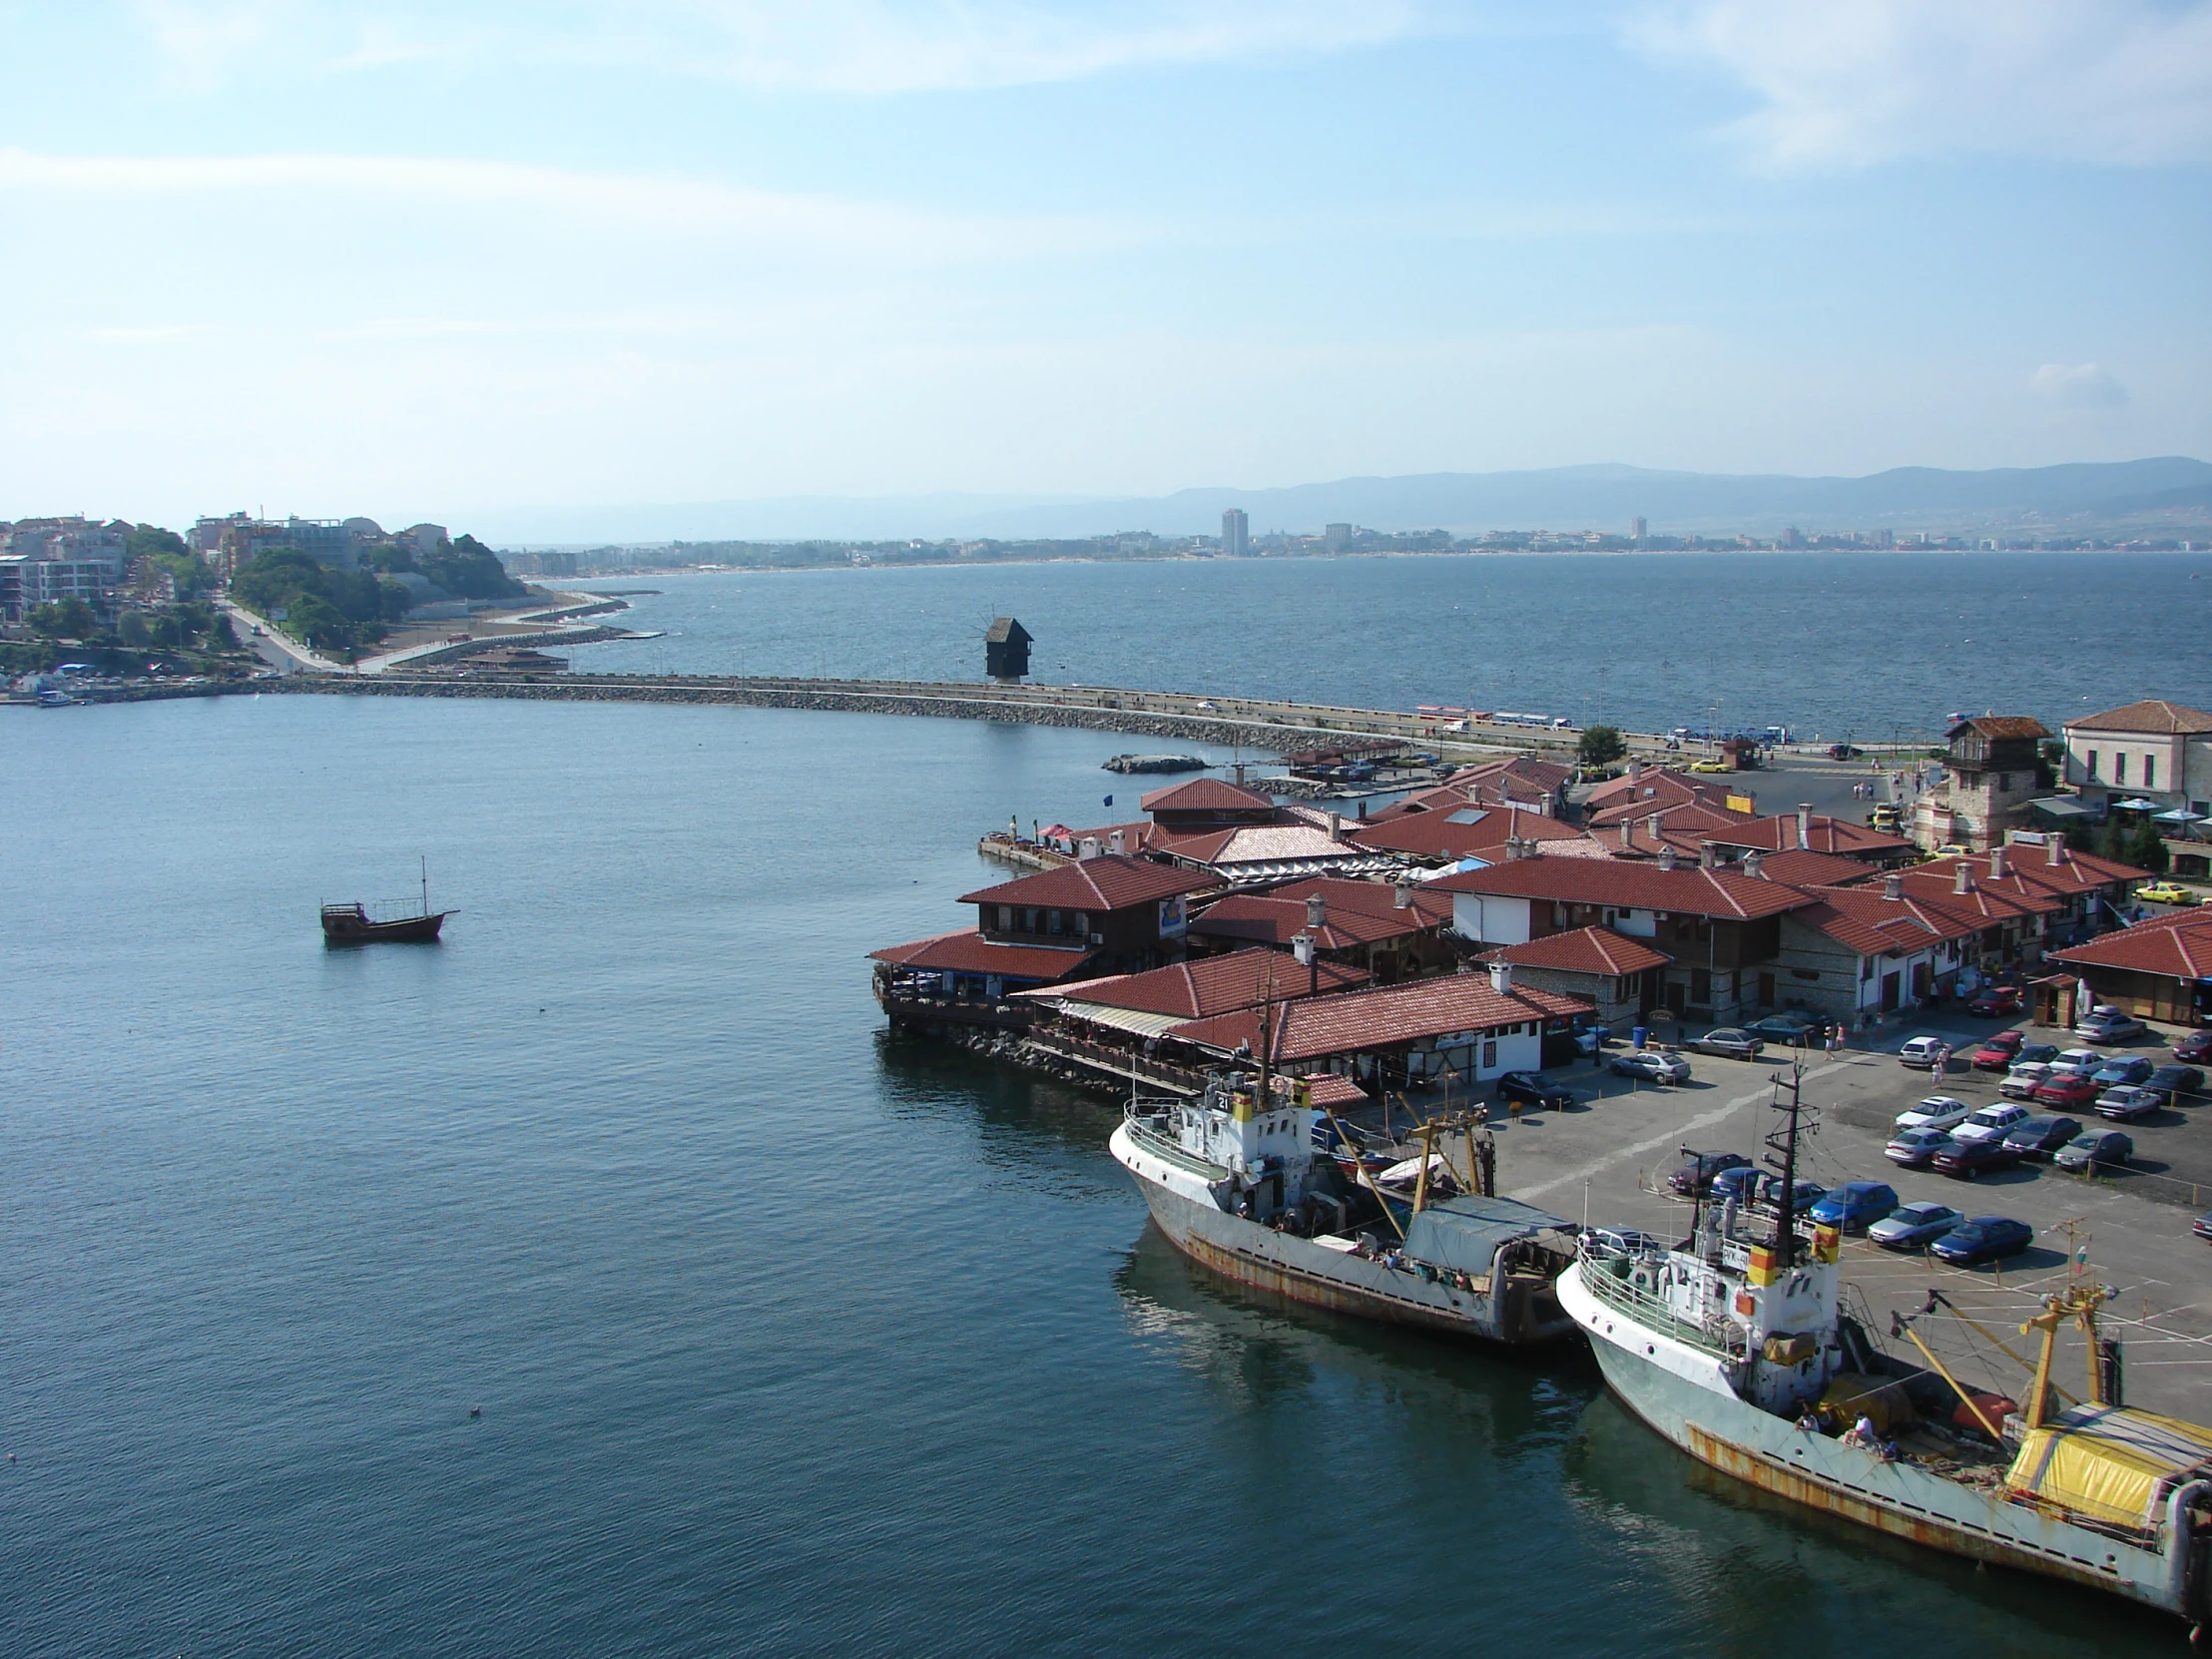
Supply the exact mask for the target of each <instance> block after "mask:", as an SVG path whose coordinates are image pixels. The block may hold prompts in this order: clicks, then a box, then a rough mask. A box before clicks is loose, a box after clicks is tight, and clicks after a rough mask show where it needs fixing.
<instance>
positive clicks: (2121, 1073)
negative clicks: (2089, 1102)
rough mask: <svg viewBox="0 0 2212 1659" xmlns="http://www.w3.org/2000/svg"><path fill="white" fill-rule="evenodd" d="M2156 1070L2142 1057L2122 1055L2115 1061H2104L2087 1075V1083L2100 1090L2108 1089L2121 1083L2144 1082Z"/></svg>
mask: <svg viewBox="0 0 2212 1659" xmlns="http://www.w3.org/2000/svg"><path fill="white" fill-rule="evenodd" d="M2157 1069H2158V1068H2157V1067H2156V1066H2154V1065H2152V1064H2151V1063H2150V1061H2149V1060H2148V1059H2147V1058H2145V1057H2144V1056H2143V1055H2140V1054H2122V1055H2120V1056H2119V1057H2118V1058H2117V1059H2113V1060H2107V1061H2105V1062H2104V1064H2103V1065H2101V1066H2099V1067H2097V1069H2096V1070H2095V1071H2092V1072H2091V1073H2089V1081H2090V1082H2092V1083H2094V1084H2095V1085H2096V1086H2097V1087H2098V1088H2100V1089H2109V1088H2114V1087H2116V1086H2118V1085H2119V1084H2121V1083H2141V1082H2146V1081H2148V1079H2149V1077H2150V1074H2151V1073H2152V1072H2154V1071H2156V1070H2157Z"/></svg>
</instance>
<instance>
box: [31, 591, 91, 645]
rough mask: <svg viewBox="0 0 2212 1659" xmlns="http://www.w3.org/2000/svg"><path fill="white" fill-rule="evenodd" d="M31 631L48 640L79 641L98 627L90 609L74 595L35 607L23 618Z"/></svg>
mask: <svg viewBox="0 0 2212 1659" xmlns="http://www.w3.org/2000/svg"><path fill="white" fill-rule="evenodd" d="M25 620H26V621H28V622H29V623H30V625H31V626H32V628H33V629H35V630H36V631H37V632H39V633H41V634H44V635H46V636H47V637H48V638H49V639H68V640H81V639H84V638H85V637H86V636H88V635H89V634H91V633H92V632H93V630H94V629H96V628H98V627H99V626H100V619H99V618H98V617H96V616H94V615H93V614H92V607H91V606H90V605H87V604H86V603H85V602H84V601H83V600H82V599H79V598H78V597H77V596H76V595H75V594H71V595H70V596H69V597H68V598H67V599H57V600H55V601H54V602H53V603H52V604H50V605H36V606H33V607H32V609H31V614H30V615H29V616H28V617H27V618H25Z"/></svg>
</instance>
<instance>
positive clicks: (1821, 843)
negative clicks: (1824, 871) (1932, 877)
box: [1706, 813, 1913, 858]
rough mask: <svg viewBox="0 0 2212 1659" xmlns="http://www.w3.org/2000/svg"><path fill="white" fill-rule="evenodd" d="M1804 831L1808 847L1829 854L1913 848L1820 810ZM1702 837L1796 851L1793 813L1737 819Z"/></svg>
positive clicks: (1882, 853)
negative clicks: (1724, 829)
mask: <svg viewBox="0 0 2212 1659" xmlns="http://www.w3.org/2000/svg"><path fill="white" fill-rule="evenodd" d="M1806 830H1808V834H1807V837H1806V838H1807V839H1808V840H1810V841H1811V842H1812V843H1813V844H1812V846H1811V847H1810V848H1809V850H1811V851H1814V852H1826V853H1828V854H1829V855H1830V856H1832V857H1838V858H1851V857H1859V858H1882V857H1888V856H1891V855H1892V854H1895V853H1899V852H1910V851H1911V850H1912V849H1913V843H1912V842H1911V841H1909V840H1907V839H1906V838H1905V837H1904V836H1902V835H1893V834H1890V833H1888V832H1886V831H1884V830H1869V829H1868V828H1867V827H1866V826H1865V825H1863V824H1847V823H1846V822H1845V821H1844V820H1842V819H1840V818H1829V817H1827V816H1826V815H1825V814H1822V813H1814V814H1812V815H1811V817H1810V819H1809V821H1808V823H1807V825H1806ZM1706 839H1708V840H1716V841H1719V842H1720V843H1721V844H1722V845H1723V846H1742V847H1753V846H1756V847H1759V848H1760V849H1762V850H1763V851H1768V852H1795V851H1797V850H1799V847H1798V820H1797V814H1795V813H1781V814H1778V815H1776V816H1775V817H1773V818H1751V819H1738V820H1737V821H1736V822H1735V824H1734V826H1733V827H1732V828H1731V829H1730V830H1728V832H1727V833H1725V834H1712V835H1708V836H1707V837H1706Z"/></svg>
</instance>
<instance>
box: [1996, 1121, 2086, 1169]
mask: <svg viewBox="0 0 2212 1659" xmlns="http://www.w3.org/2000/svg"><path fill="white" fill-rule="evenodd" d="M2080 1133H2081V1120H2080V1119H2078V1118H2049V1117H2040V1118H2029V1119H2028V1120H2027V1121H2026V1122H2025V1123H2015V1124H2014V1125H2013V1126H2012V1127H2011V1128H2010V1129H2009V1130H2007V1131H2006V1132H2005V1136H2004V1144H2005V1145H2006V1146H2008V1147H2010V1148H2011V1149H2012V1150H2013V1152H2014V1153H2015V1154H2017V1155H2018V1156H2019V1157H2021V1158H2028V1159H2034V1158H2048V1157H2049V1156H2050V1155H2051V1154H2052V1153H2053V1152H2056V1151H2057V1150H2058V1149H2059V1148H2060V1147H2062V1146H2064V1145H2065V1144H2066V1143H2067V1142H2068V1141H2070V1140H2072V1139H2073V1138H2074V1137H2075V1136H2076V1135H2078V1134H2080Z"/></svg>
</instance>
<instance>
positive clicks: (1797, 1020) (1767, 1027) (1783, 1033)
mask: <svg viewBox="0 0 2212 1659" xmlns="http://www.w3.org/2000/svg"><path fill="white" fill-rule="evenodd" d="M1826 1028H1827V1022H1826V1021H1824V1020H1822V1019H1821V1018H1820V1017H1819V1016H1818V1015H1817V1014H1808V1013H1806V1012H1804V1011H1803V1010H1801V1009H1796V1008H1785V1009H1784V1010H1783V1011H1782V1012H1781V1013H1779V1014H1769V1015H1768V1016H1767V1017H1766V1018H1765V1019H1755V1020H1753V1021H1752V1022H1751V1023H1750V1024H1749V1025H1747V1026H1745V1027H1744V1029H1745V1030H1746V1031H1748V1032H1750V1033H1751V1034H1752V1035H1753V1036H1755V1037H1757V1038H1759V1039H1760V1040H1761V1041H1763V1042H1772V1043H1781V1044H1786V1045H1787V1046H1789V1047H1791V1048H1806V1047H1810V1046H1811V1044H1812V1043H1813V1041H1814V1038H1813V1033H1814V1032H1815V1031H1820V1030H1825V1029H1826Z"/></svg>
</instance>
